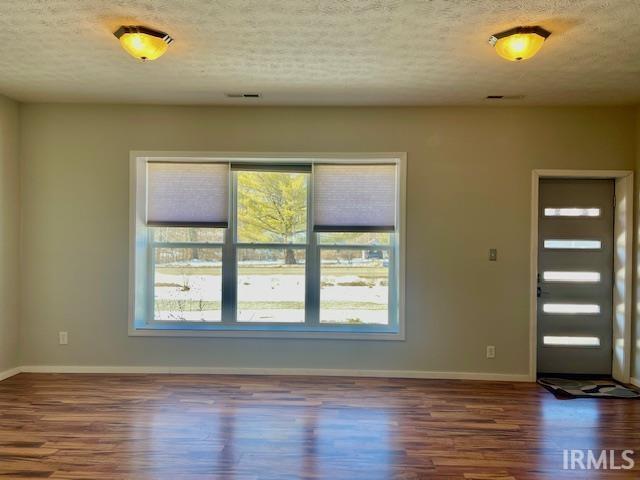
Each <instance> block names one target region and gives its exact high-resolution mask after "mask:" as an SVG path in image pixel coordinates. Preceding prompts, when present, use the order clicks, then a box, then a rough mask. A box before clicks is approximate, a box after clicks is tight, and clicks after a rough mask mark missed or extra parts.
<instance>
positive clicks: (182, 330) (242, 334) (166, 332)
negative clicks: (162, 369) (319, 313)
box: [129, 324, 405, 340]
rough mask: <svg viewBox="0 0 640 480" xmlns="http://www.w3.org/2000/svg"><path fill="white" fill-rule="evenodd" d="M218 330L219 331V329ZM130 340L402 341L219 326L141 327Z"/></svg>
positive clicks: (360, 333) (377, 335) (396, 335)
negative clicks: (292, 339)
mask: <svg viewBox="0 0 640 480" xmlns="http://www.w3.org/2000/svg"><path fill="white" fill-rule="evenodd" d="M221 327H222V328H221ZM129 336H131V337H226V338H294V339H295V338H298V339H310V340H321V339H322V340H405V335H404V332H395V331H393V330H389V329H386V330H382V329H378V330H372V329H367V330H364V329H362V328H359V330H356V329H355V328H353V327H351V328H350V327H344V328H340V329H339V330H338V329H335V328H332V329H329V328H318V329H317V330H311V329H309V328H305V329H304V330H303V329H300V330H293V329H291V328H290V326H289V328H288V329H286V330H284V329H282V328H281V329H277V328H274V327H273V326H266V325H263V326H260V325H247V326H243V328H237V327H232V328H229V327H228V326H227V327H226V328H224V326H221V325H213V326H212V325H207V326H205V327H195V326H188V327H180V326H175V325H155V324H154V325H145V326H139V327H133V328H130V329H129Z"/></svg>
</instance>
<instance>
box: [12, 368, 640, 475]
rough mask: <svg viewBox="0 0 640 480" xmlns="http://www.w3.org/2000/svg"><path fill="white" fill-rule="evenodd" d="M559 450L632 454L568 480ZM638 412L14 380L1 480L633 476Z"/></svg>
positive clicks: (158, 382) (321, 391)
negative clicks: (622, 464)
mask: <svg viewBox="0 0 640 480" xmlns="http://www.w3.org/2000/svg"><path fill="white" fill-rule="evenodd" d="M563 449H584V450H586V449H596V450H597V453H599V451H600V449H614V450H617V451H618V452H621V451H622V450H625V449H632V450H635V452H636V453H635V456H634V459H635V460H636V467H635V468H634V469H633V470H624V471H623V470H617V471H611V470H601V471H588V472H587V471H567V470H563ZM639 477H640V402H638V401H633V400H606V401H604V400H593V399H578V400H572V401H561V400H557V399H555V398H554V397H553V396H552V395H551V394H550V393H548V392H547V391H546V390H544V389H543V388H541V387H539V386H538V385H536V384H529V383H501V382H477V381H454V380H418V379H383V378H340V377H266V376H228V375H225V376H213V375H89V374H73V375H72V374H68V375H67V374H65V375H63V374H20V375H17V376H15V377H11V378H9V379H7V380H5V381H2V382H0V480H6V479H10V478H21V479H23V480H24V479H25V478H55V479H69V480H77V479H90V480H116V479H118V480H119V479H132V480H146V479H153V480H162V479H171V480H176V479H180V480H182V479H184V480H203V479H218V478H219V479H233V480H272V479H278V480H280V479H330V480H341V479H345V480H347V479H348V480H359V479H362V480H377V479H385V480H386V479H398V480H412V479H454V478H455V479H466V480H514V479H518V480H523V479H524V480H528V479H536V480H537V479H547V478H548V479H554V480H555V479H564V478H567V479H569V478H571V479H576V478H615V479H620V478H639Z"/></svg>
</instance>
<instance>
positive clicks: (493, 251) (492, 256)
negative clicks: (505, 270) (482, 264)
mask: <svg viewBox="0 0 640 480" xmlns="http://www.w3.org/2000/svg"><path fill="white" fill-rule="evenodd" d="M489 261H490V262H497V261H498V249H497V248H490V249H489Z"/></svg>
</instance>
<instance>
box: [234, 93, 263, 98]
mask: <svg viewBox="0 0 640 480" xmlns="http://www.w3.org/2000/svg"><path fill="white" fill-rule="evenodd" d="M225 96H226V97H227V98H262V94H261V93H225Z"/></svg>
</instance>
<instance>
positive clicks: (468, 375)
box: [20, 365, 531, 382]
mask: <svg viewBox="0 0 640 480" xmlns="http://www.w3.org/2000/svg"><path fill="white" fill-rule="evenodd" d="M20 371H22V372H29V373H151V374H153V373H173V374H207V375H309V376H330V377H389V378H423V379H442V380H445V379H447V380H486V381H502V382H529V381H531V379H530V378H529V375H528V374H515V373H514V374H511V373H486V372H431V371H423V370H350V369H322V368H233V367H127V366H84V365H83V366H76V365H27V366H24V367H20Z"/></svg>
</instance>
